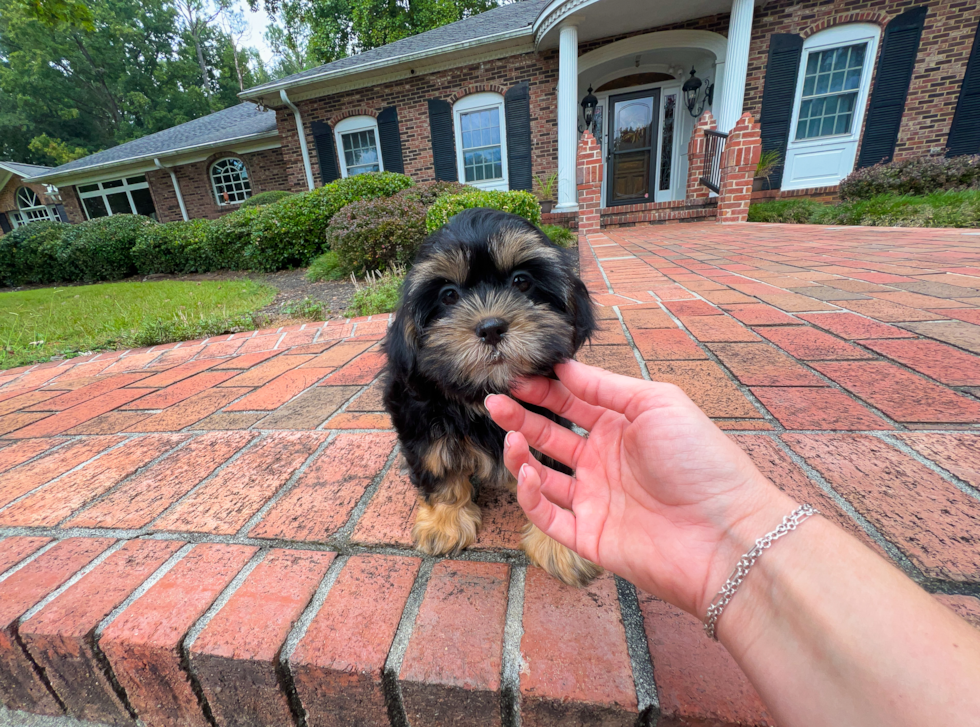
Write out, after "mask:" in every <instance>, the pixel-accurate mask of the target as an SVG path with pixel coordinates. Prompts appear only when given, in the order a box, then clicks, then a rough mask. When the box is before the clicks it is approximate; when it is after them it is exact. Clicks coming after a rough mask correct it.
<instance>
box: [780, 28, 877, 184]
mask: <svg viewBox="0 0 980 727" xmlns="http://www.w3.org/2000/svg"><path fill="white" fill-rule="evenodd" d="M880 40H881V28H880V27H879V26H877V25H873V24H871V23H848V24H846V25H838V26H835V27H833V28H827V29H826V30H821V31H820V32H819V33H814V34H813V35H811V36H810V37H809V38H807V39H806V40H804V41H803V52H802V53H801V54H800V69H799V72H798V74H797V78H796V92H795V93H794V95H793V116H792V119H791V120H790V127H789V139H788V140H787V145H786V159H785V160H784V162H788V161H789V160H790V155H791V154H794V153H795V152H799V151H804V152H806V151H817V150H819V149H820V148H821V147H833V146H840V145H850V146H852V147H853V148H850V149H848V150H847V152H846V153H847V158H846V159H845V162H846V161H847V160H849V162H850V163H849V164H846V163H845V165H844V166H845V167H846V168H847V174H849V173H850V172H851V171H853V170H854V161H855V159H856V157H857V144H858V142H859V141H860V138H861V129H862V128H863V126H864V114H865V111H866V110H867V105H868V96H869V94H870V93H871V77H872V76H873V75H874V67H875V60H876V59H877V56H878V43H879V42H880ZM862 41H864V42H867V44H868V50H867V52H866V53H865V56H864V68H863V69H862V70H861V87H860V88H859V89H858V96H857V100H856V101H855V108H854V118H853V119H851V130H850V132H849V133H847V134H835V135H833V136H821V137H819V138H816V139H801V140H799V141H796V140H795V139H796V128H797V125H798V124H799V122H800V107H801V105H802V101H803V81H804V79H805V78H806V65H807V59H808V58H809V57H810V54H811V53H819V52H821V51H825V50H831V49H833V48H838V47H841V46H846V45H854V44H856V43H860V42H862ZM787 166H788V165H787ZM844 176H846V174H844ZM840 179H843V177H840ZM840 179H838V180H836V181H832V182H827V183H826V184H828V185H833V184H836V183H837V182H839V181H840ZM813 186H824V184H823V183H822V184H820V185H814V184H812V183H811V182H809V181H802V182H800V183H797V184H793V183H792V182H791V181H789V180H787V181H785V182H784V184H783V186H782V188H783V189H805V188H808V187H813Z"/></svg>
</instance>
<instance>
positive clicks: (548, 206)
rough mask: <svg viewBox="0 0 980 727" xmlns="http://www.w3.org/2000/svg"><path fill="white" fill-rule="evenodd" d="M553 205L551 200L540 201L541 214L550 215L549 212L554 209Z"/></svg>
mask: <svg viewBox="0 0 980 727" xmlns="http://www.w3.org/2000/svg"><path fill="white" fill-rule="evenodd" d="M554 206H555V203H554V201H552V200H550V199H549V200H541V214H543V215H548V214H551V210H552V209H554Z"/></svg>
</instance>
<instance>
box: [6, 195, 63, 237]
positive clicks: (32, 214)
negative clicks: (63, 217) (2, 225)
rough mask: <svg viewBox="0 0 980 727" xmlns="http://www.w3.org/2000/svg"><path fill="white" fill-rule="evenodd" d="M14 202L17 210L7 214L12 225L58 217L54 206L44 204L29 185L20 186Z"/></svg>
mask: <svg viewBox="0 0 980 727" xmlns="http://www.w3.org/2000/svg"><path fill="white" fill-rule="evenodd" d="M16 202H17V211H16V212H11V213H10V215H9V217H10V220H11V222H12V223H13V227H20V226H21V225H26V224H27V223H28V222H34V221H36V220H54V221H57V220H58V219H59V218H58V213H57V211H56V210H55V208H54V206H53V205H46V204H44V202H42V201H41V197H40V195H38V193H37V192H35V191H34V190H33V189H31V188H30V187H21V188H20V189H18V190H17V195H16Z"/></svg>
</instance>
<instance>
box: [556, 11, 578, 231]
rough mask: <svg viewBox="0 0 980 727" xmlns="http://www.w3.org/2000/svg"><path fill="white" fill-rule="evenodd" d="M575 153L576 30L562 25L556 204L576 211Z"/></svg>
mask: <svg viewBox="0 0 980 727" xmlns="http://www.w3.org/2000/svg"><path fill="white" fill-rule="evenodd" d="M577 154H578V28H577V27H576V26H574V25H565V26H563V27H562V29H561V35H560V36H559V41H558V205H557V206H556V207H555V212H574V211H576V210H577V209H578V196H577V194H576V188H575V163H576V156H577Z"/></svg>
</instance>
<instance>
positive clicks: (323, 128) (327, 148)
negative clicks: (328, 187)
mask: <svg viewBox="0 0 980 727" xmlns="http://www.w3.org/2000/svg"><path fill="white" fill-rule="evenodd" d="M310 131H312V132H313V145H314V146H315V147H316V158H317V159H318V160H319V161H320V181H321V182H323V183H324V184H329V183H330V182H332V181H334V180H335V179H337V178H338V177H340V174H339V173H338V172H337V157H336V156H334V153H333V131H332V130H331V128H330V124H328V123H326V122H325V121H314V122H313V123H312V124H310Z"/></svg>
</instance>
